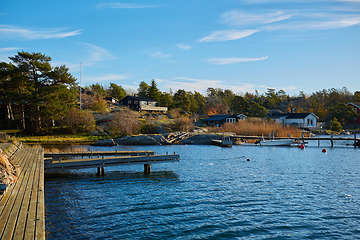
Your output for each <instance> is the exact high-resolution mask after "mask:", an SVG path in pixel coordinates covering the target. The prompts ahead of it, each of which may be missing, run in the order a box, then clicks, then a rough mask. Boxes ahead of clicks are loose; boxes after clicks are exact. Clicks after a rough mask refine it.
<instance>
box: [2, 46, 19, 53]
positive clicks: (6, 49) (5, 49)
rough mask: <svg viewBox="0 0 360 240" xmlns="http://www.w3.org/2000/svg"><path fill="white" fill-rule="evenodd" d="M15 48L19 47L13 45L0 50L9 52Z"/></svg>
mask: <svg viewBox="0 0 360 240" xmlns="http://www.w3.org/2000/svg"><path fill="white" fill-rule="evenodd" d="M16 49H19V48H15V47H8V48H0V52H10V51H14V50H16Z"/></svg>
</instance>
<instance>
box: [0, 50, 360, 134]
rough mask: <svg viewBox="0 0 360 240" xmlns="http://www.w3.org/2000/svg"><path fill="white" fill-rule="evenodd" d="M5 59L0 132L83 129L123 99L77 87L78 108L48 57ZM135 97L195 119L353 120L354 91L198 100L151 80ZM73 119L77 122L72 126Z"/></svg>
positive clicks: (217, 94) (73, 86)
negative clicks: (293, 116) (302, 115)
mask: <svg viewBox="0 0 360 240" xmlns="http://www.w3.org/2000/svg"><path fill="white" fill-rule="evenodd" d="M9 59H10V60H11V62H10V63H7V62H1V63H0V102H1V110H2V112H1V114H3V117H2V119H3V120H2V122H1V125H2V128H9V127H16V128H18V129H21V130H26V131H29V132H41V131H44V130H48V129H51V128H52V127H55V126H57V127H59V128H63V129H66V128H69V126H72V124H75V125H76V127H77V128H83V129H84V131H85V130H89V127H86V126H87V124H86V123H87V122H89V121H90V122H92V123H94V120H93V118H92V117H91V116H90V114H89V112H87V111H86V110H93V111H97V112H100V113H105V112H107V111H108V108H107V104H106V101H105V97H113V98H115V99H118V100H119V101H120V100H121V99H122V98H124V97H125V96H126V95H127V94H129V93H127V91H126V90H125V89H124V88H123V87H122V86H120V85H117V84H116V83H110V86H109V87H108V88H105V87H104V86H102V85H101V84H99V83H96V84H92V85H90V86H85V87H83V88H81V92H82V94H81V103H80V102H79V101H80V94H79V85H78V84H77V83H76V78H75V77H74V76H72V75H71V73H70V72H69V69H68V68H67V67H66V66H65V65H61V66H59V67H57V66H56V67H52V66H51V64H50V62H51V57H49V56H46V55H44V54H41V53H28V52H24V51H22V52H18V54H17V55H15V56H13V57H9ZM137 96H142V97H147V98H150V99H153V100H156V101H158V102H159V106H166V107H168V108H169V109H179V110H181V111H182V112H183V113H186V114H188V115H197V116H200V117H201V116H202V117H207V116H209V115H213V114H227V113H234V114H239V113H242V114H245V115H247V116H248V117H259V118H263V117H266V116H267V114H271V113H288V112H313V113H314V114H316V115H317V116H318V117H319V120H320V121H323V122H330V121H331V120H332V119H334V118H337V119H338V120H339V121H340V123H342V124H345V123H346V121H347V120H352V119H354V117H356V116H357V114H356V113H355V111H354V110H353V109H352V108H351V107H348V106H347V105H346V104H347V103H348V102H355V103H359V102H360V91H356V92H355V93H351V92H349V91H348V90H347V89H346V87H344V88H342V89H335V88H331V89H323V90H321V91H318V92H315V93H312V94H310V95H307V94H305V93H304V92H302V91H300V92H299V95H298V96H289V95H288V94H286V92H285V91H284V90H279V91H276V90H275V89H271V88H269V89H267V91H266V92H265V93H263V94H259V92H258V91H255V93H249V92H246V93H243V94H238V93H234V92H233V91H232V90H230V89H221V88H212V87H209V88H208V89H207V91H206V95H205V96H204V95H203V94H201V93H199V92H197V91H194V92H191V91H186V90H184V89H178V90H176V91H175V92H173V91H172V90H171V89H170V91H169V92H162V91H160V90H159V89H158V87H157V83H156V81H155V80H152V81H151V82H150V84H147V83H146V82H145V81H142V82H140V84H139V87H138V89H137ZM80 105H81V108H82V111H80V110H79V107H80ZM74 116H77V119H80V120H78V121H76V119H74ZM72 121H75V122H76V123H71V122H72ZM92 125H94V124H92Z"/></svg>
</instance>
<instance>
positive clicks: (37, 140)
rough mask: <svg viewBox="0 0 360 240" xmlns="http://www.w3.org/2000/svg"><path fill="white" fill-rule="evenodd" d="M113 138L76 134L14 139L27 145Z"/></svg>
mask: <svg viewBox="0 0 360 240" xmlns="http://www.w3.org/2000/svg"><path fill="white" fill-rule="evenodd" d="M112 137H113V136H110V135H106V136H92V135H77V134H62V135H44V136H22V137H17V138H16V139H17V140H18V141H20V142H24V143H28V144H69V145H70V144H89V143H93V142H96V141H99V140H103V139H108V138H112Z"/></svg>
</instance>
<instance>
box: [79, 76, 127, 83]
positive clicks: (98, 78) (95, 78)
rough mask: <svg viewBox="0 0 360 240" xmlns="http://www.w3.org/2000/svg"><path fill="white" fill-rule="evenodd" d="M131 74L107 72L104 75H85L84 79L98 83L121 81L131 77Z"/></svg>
mask: <svg viewBox="0 0 360 240" xmlns="http://www.w3.org/2000/svg"><path fill="white" fill-rule="evenodd" d="M129 78H130V77H129V75H128V74H123V75H120V74H105V75H102V76H84V77H83V79H85V80H86V82H91V83H97V82H105V81H108V82H115V81H121V80H125V79H129Z"/></svg>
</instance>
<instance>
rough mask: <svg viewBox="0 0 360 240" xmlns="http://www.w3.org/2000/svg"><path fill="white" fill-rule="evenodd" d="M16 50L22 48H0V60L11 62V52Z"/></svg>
mask: <svg viewBox="0 0 360 240" xmlns="http://www.w3.org/2000/svg"><path fill="white" fill-rule="evenodd" d="M15 50H20V48H16V47H7V48H0V61H1V62H10V60H9V57H10V54H11V55H13V54H12V53H11V52H13V51H15ZM15 54H16V53H15Z"/></svg>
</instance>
